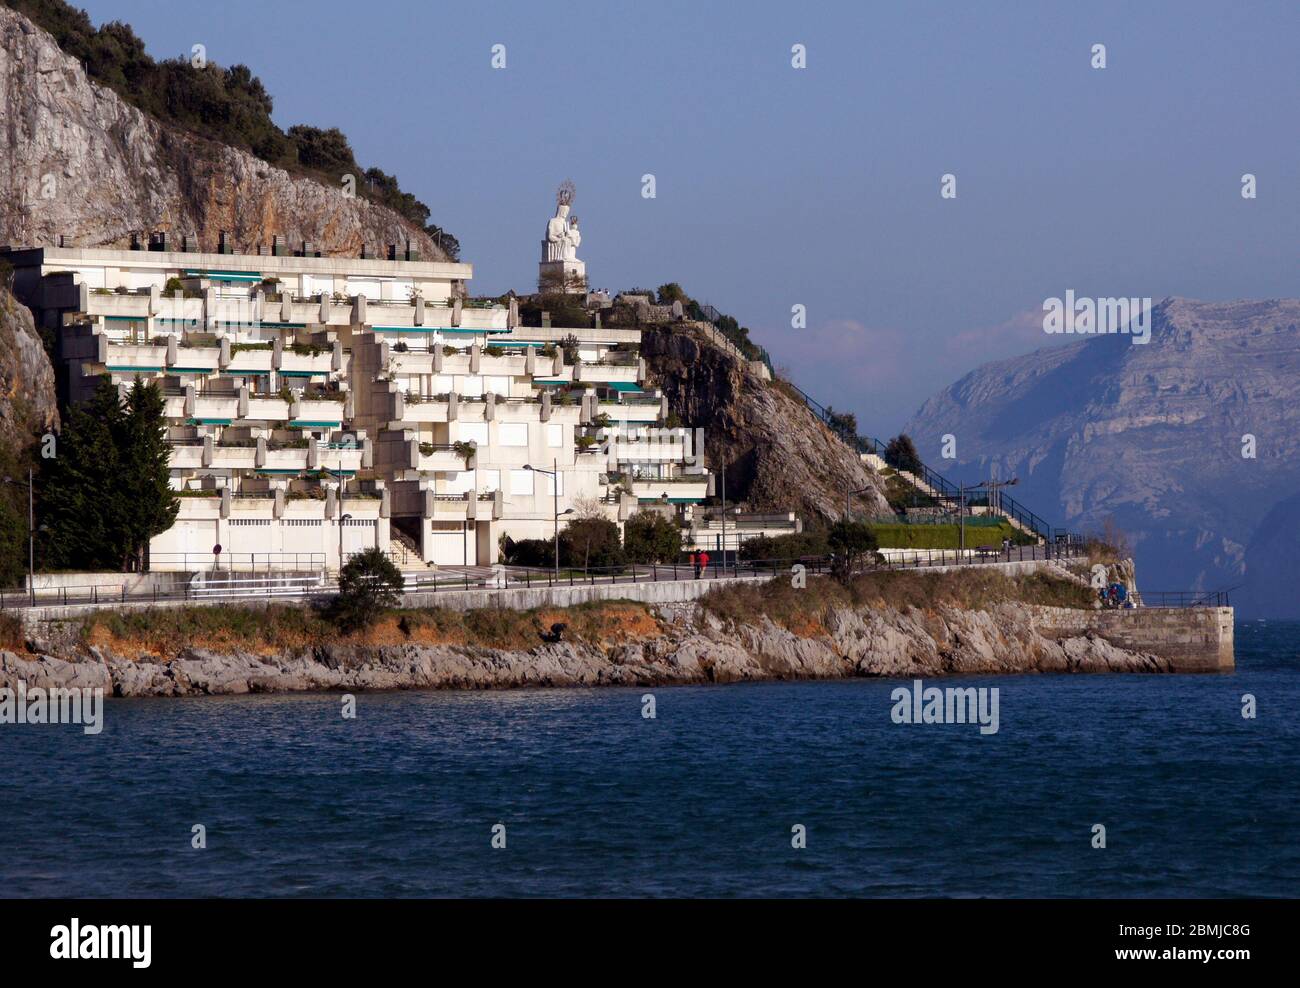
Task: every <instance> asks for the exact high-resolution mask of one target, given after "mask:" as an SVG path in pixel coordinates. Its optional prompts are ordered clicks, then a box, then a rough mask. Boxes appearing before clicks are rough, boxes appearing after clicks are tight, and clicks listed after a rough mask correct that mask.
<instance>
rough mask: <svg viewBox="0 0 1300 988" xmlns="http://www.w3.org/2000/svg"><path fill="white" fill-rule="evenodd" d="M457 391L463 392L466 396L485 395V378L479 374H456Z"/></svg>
mask: <svg viewBox="0 0 1300 988" xmlns="http://www.w3.org/2000/svg"><path fill="white" fill-rule="evenodd" d="M456 393H457V394H462V395H464V396H465V397H466V398H482V397H483V378H481V377H479V376H478V375H477V374H465V375H463V376H461V375H457V376H456Z"/></svg>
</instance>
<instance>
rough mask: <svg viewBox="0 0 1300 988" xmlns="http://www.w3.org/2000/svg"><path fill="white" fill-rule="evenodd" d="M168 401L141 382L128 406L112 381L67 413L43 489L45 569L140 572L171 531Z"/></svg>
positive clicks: (174, 508) (174, 506) (175, 506)
mask: <svg viewBox="0 0 1300 988" xmlns="http://www.w3.org/2000/svg"><path fill="white" fill-rule="evenodd" d="M165 421H166V420H165V418H164V412H163V397H162V394H161V392H160V391H159V390H158V387H157V385H155V384H144V383H143V382H141V381H137V382H136V383H135V384H134V385H133V386H132V388H131V391H130V392H129V393H128V395H127V398H126V400H125V401H123V400H122V399H121V397H120V396H119V394H118V390H117V387H116V385H114V384H113V383H112V382H111V381H110V380H109V379H108V378H107V377H103V378H101V379H100V381H99V384H98V385H97V386H96V388H95V391H94V394H92V395H91V397H90V399H89V400H88V401H86V402H84V403H83V404H81V405H79V406H75V407H74V408H72V409H71V411H70V412H69V415H68V418H67V423H66V425H65V427H64V429H63V432H62V433H61V435H60V436H59V440H58V443H57V445H56V447H55V451H56V453H55V456H54V457H53V458H51V459H48V460H45V461H44V468H43V473H42V476H41V480H40V483H39V494H40V498H39V503H40V521H41V524H42V525H43V526H44V528H45V532H44V534H43V537H42V554H43V558H44V562H45V564H46V565H48V566H52V567H55V568H68V569H116V570H121V571H122V572H127V571H130V570H142V569H144V568H145V567H146V565H147V563H148V549H149V540H150V539H152V538H153V537H154V536H155V535H159V534H161V533H162V532H165V531H167V529H169V528H171V526H172V524H173V523H174V522H175V520H176V515H177V512H178V511H179V509H180V502H179V501H178V500H177V498H176V494H175V493H174V492H173V491H172V489H171V484H170V482H169V477H170V472H169V468H168V457H169V450H168V447H167V443H166V441H165V439H164V436H165Z"/></svg>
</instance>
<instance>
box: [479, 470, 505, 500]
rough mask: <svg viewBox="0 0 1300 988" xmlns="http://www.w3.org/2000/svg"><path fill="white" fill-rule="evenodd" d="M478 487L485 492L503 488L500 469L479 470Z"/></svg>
mask: <svg viewBox="0 0 1300 988" xmlns="http://www.w3.org/2000/svg"><path fill="white" fill-rule="evenodd" d="M476 472H477V473H478V489H479V490H480V491H482V492H483V493H485V494H486V493H488V492H489V491H496V490H500V489H501V471H500V470H478V471H476Z"/></svg>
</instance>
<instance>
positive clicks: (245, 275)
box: [181, 268, 262, 282]
mask: <svg viewBox="0 0 1300 988" xmlns="http://www.w3.org/2000/svg"><path fill="white" fill-rule="evenodd" d="M181 275H182V276H183V277H185V278H208V279H210V280H211V281H249V282H252V281H261V280H262V275H261V273H260V272H257V271H198V270H195V269H193V268H191V269H189V270H186V271H182V272H181Z"/></svg>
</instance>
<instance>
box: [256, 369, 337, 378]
mask: <svg viewBox="0 0 1300 988" xmlns="http://www.w3.org/2000/svg"><path fill="white" fill-rule="evenodd" d="M258 373H259V374H265V373H266V371H259V372H258ZM280 376H281V377H328V376H329V371H324V370H305V371H292V370H291V371H287V370H282V371H280Z"/></svg>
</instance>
